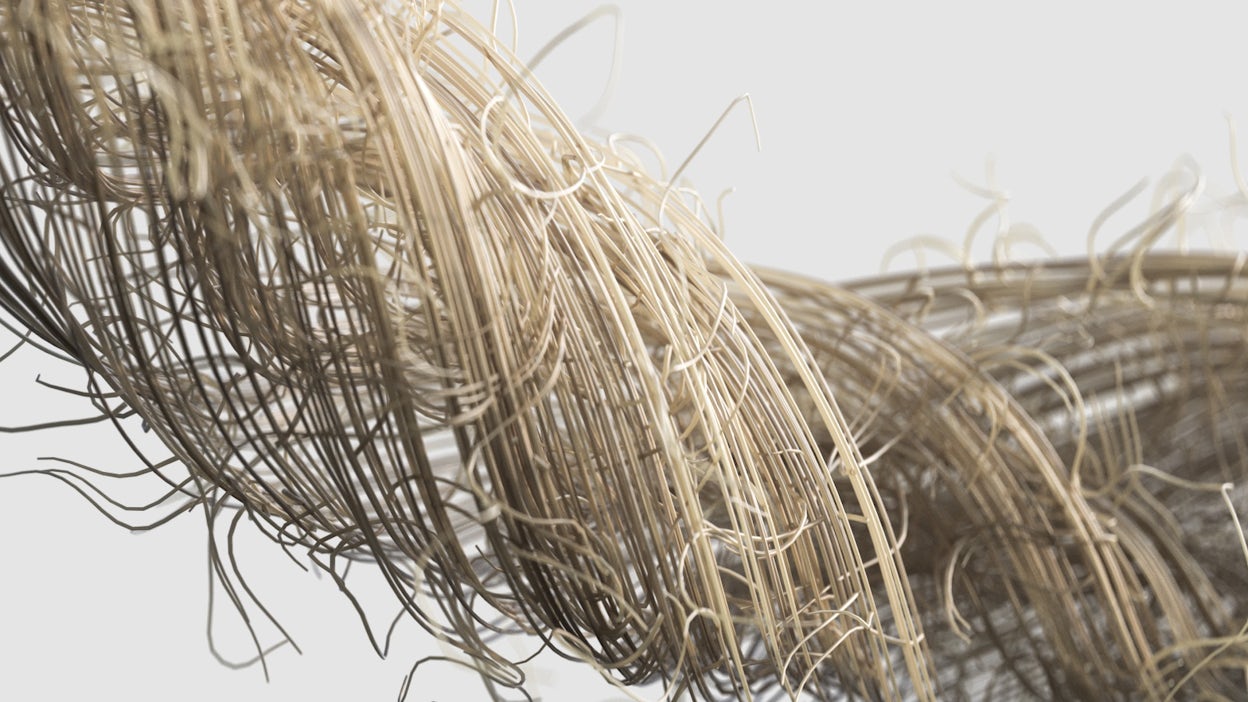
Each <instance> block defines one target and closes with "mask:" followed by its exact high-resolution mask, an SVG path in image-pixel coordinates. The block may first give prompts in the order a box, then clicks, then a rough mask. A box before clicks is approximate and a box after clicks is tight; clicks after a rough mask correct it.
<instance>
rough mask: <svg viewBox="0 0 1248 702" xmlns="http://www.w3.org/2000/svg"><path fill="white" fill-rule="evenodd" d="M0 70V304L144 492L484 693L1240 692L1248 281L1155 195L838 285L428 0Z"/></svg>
mask: <svg viewBox="0 0 1248 702" xmlns="http://www.w3.org/2000/svg"><path fill="white" fill-rule="evenodd" d="M0 80H2V81H3V99H4V103H3V105H4V113H3V122H4V127H5V132H6V135H7V144H8V145H9V147H10V150H11V152H12V153H11V158H10V159H9V160H10V163H9V164H8V165H6V166H5V172H4V173H3V177H2V182H3V185H4V189H3V196H2V197H0V244H2V249H0V250H2V253H0V304H2V305H3V306H4V307H5V308H6V309H7V310H8V311H9V312H10V313H11V314H12V315H13V316H14V317H16V318H17V319H18V320H19V321H20V322H21V323H22V324H24V325H25V326H26V327H27V328H29V329H30V330H31V331H33V333H34V334H35V335H36V336H37V337H38V338H39V339H41V340H42V343H43V344H45V345H47V346H48V347H50V348H51V349H52V350H54V351H55V352H56V353H59V354H64V355H68V356H69V357H71V358H72V359H74V360H75V361H76V362H78V363H81V364H82V365H83V366H84V367H86V368H87V369H88V371H89V372H90V373H91V374H92V377H93V378H94V379H95V380H96V381H98V382H99V383H101V384H103V385H106V386H107V387H108V390H107V393H115V396H116V397H118V398H120V399H121V400H122V401H124V403H125V406H126V407H128V408H130V409H132V410H133V411H134V412H136V413H137V414H138V415H140V416H141V417H142V418H143V421H144V422H145V424H146V425H147V426H150V428H151V430H152V431H154V432H155V433H156V434H157V435H158V436H159V437H160V438H161V440H162V441H163V443H164V444H165V445H166V446H168V448H169V449H170V451H171V452H172V453H173V455H174V457H176V459H177V463H176V464H174V465H167V464H156V465H152V466H151V467H150V470H148V471H143V473H144V474H146V473H158V474H159V475H161V476H163V477H164V478H165V479H166V480H168V481H169V482H170V483H171V485H172V486H173V487H174V488H175V489H174V492H173V493H171V496H170V498H169V500H168V501H167V502H166V503H164V506H165V507H168V508H169V509H170V511H171V512H172V513H177V512H179V511H181V510H183V509H185V508H186V507H187V505H188V504H189V505H197V506H202V507H203V508H204V509H205V511H207V512H208V513H209V515H210V516H214V517H215V516H216V515H219V514H224V515H231V516H233V513H232V512H230V511H229V510H231V509H232V508H233V507H235V506H241V507H242V508H243V510H244V511H245V512H244V513H245V514H248V515H250V516H251V517H253V518H254V519H255V520H256V521H257V522H258V523H260V524H261V525H262V527H263V528H265V529H266V530H267V531H268V532H269V533H270V534H271V535H272V536H273V537H274V539H276V540H278V541H279V542H281V543H282V544H284V545H285V546H286V547H288V548H294V547H297V548H301V549H304V550H307V551H311V552H312V553H313V554H316V555H317V556H318V557H319V558H320V559H321V560H323V561H324V563H325V564H326V568H327V569H328V570H329V571H330V572H331V573H334V574H335V577H340V576H339V573H340V572H341V567H340V566H339V561H340V559H341V560H347V561H351V560H355V561H359V560H364V561H371V562H375V564H376V567H378V568H379V569H380V570H381V571H382V572H383V573H384V574H385V576H386V578H387V580H388V582H389V583H390V584H391V586H392V587H393V589H394V592H395V593H396V595H397V596H398V597H399V598H400V600H401V601H402V603H403V604H404V606H405V608H406V611H407V613H408V614H410V616H411V617H413V618H414V619H415V620H416V621H417V622H419V623H420V624H421V625H422V626H424V627H426V628H427V629H429V630H430V631H431V632H433V633H436V634H437V635H439V636H441V637H444V638H445V639H447V640H448V641H450V642H452V643H454V644H455V645H456V646H458V647H459V648H460V649H461V650H462V651H463V652H464V654H465V655H466V656H468V657H469V658H470V659H471V660H472V662H473V665H475V666H477V667H478V669H480V670H481V671H482V673H483V674H484V675H486V676H487V677H489V678H490V679H492V680H493V681H494V682H497V683H502V684H510V685H517V684H519V682H520V680H521V678H520V677H519V671H518V668H517V667H516V664H515V663H513V662H512V661H509V660H507V659H506V657H505V656H503V655H502V654H500V653H499V652H497V651H495V650H494V648H493V647H492V646H491V641H492V638H493V635H494V632H495V631H496V630H498V629H499V628H503V629H506V630H516V629H518V630H522V631H525V632H528V633H529V634H531V635H533V636H536V637H542V638H545V639H547V640H548V641H549V642H550V643H551V644H552V645H553V646H554V647H555V648H556V649H558V650H560V651H562V652H565V653H567V654H570V655H573V656H575V657H579V658H583V659H585V660H586V661H588V662H590V663H592V664H593V665H595V666H597V667H598V668H599V669H601V670H602V671H604V673H606V674H608V675H610V676H612V677H614V678H616V679H618V680H619V681H621V682H623V683H625V684H633V683H639V682H642V681H647V680H653V679H655V678H661V679H663V680H665V681H666V682H667V684H668V687H669V689H670V690H671V691H672V692H682V691H688V692H691V693H693V695H694V696H695V697H698V698H707V699H718V698H723V697H734V696H735V697H739V698H749V697H752V696H754V695H757V694H759V693H761V692H763V691H764V690H773V691H776V692H778V693H780V694H781V695H787V696H790V697H794V698H796V697H797V696H799V694H800V693H801V692H802V691H807V692H810V693H812V694H815V695H816V696H819V697H821V698H835V697H838V696H842V695H848V696H855V697H862V698H869V699H898V698H915V699H923V700H926V699H934V698H936V697H938V696H939V697H941V698H957V697H975V698H979V697H986V698H1000V697H1003V696H1011V695H1013V696H1017V695H1022V694H1031V695H1037V696H1041V697H1049V698H1063V699H1068V698H1075V697H1078V698H1086V699H1105V698H1107V697H1117V698H1122V699H1141V698H1155V699H1162V698H1166V697H1167V696H1173V695H1178V696H1181V697H1192V698H1195V697H1206V698H1216V697H1222V698H1228V699H1229V698H1234V697H1236V696H1240V695H1242V694H1243V691H1244V688H1245V684H1248V683H1246V681H1245V675H1246V671H1248V636H1246V630H1245V628H1244V627H1246V626H1248V625H1246V624H1245V622H1246V621H1248V546H1245V545H1244V542H1243V531H1242V527H1241V526H1240V525H1239V523H1238V522H1237V521H1235V520H1236V516H1235V515H1236V512H1235V510H1236V509H1240V510H1242V509H1243V507H1244V506H1245V505H1244V502H1245V491H1244V488H1243V487H1242V486H1243V484H1244V483H1243V481H1244V478H1245V473H1248V449H1246V448H1245V444H1246V443H1248V416H1246V414H1245V413H1246V412H1248V354H1246V353H1245V351H1248V349H1245V345H1246V344H1248V274H1245V273H1243V271H1242V269H1243V265H1242V264H1243V260H1242V258H1241V257H1238V256H1233V255H1202V256H1196V255H1190V254H1169V253H1154V252H1150V251H1149V249H1148V246H1150V245H1151V242H1152V241H1155V239H1156V236H1155V234H1156V233H1157V232H1160V231H1162V230H1163V229H1164V227H1166V226H1168V225H1169V224H1171V223H1172V222H1173V221H1174V220H1175V219H1176V218H1177V217H1179V216H1181V214H1182V207H1183V206H1184V204H1185V203H1186V202H1187V200H1186V199H1184V198H1179V199H1178V200H1176V201H1175V202H1174V204H1173V205H1172V206H1170V207H1168V208H1166V209H1163V210H1162V211H1160V212H1159V214H1158V216H1157V217H1155V218H1154V220H1150V222H1148V223H1146V227H1145V229H1144V230H1142V231H1144V235H1143V236H1142V237H1141V240H1142V242H1143V243H1142V244H1141V245H1140V246H1139V247H1138V248H1137V249H1135V250H1134V251H1133V252H1132V253H1128V254H1116V253H1110V254H1108V255H1106V256H1105V257H1103V258H1092V259H1089V260H1086V261H1072V262H1063V263H1054V264H1046V265H1033V266H1022V265H1015V264H1007V263H997V264H993V265H990V266H985V267H983V268H982V269H958V270H952V271H943V272H936V273H930V274H915V275H910V276H892V277H888V278H881V279H874V280H869V281H863V282H860V283H858V284H856V285H850V286H844V287H834V286H830V285H827V284H823V283H819V282H816V281H811V280H807V279H802V278H797V277H793V276H787V275H784V274H780V273H770V272H766V273H762V274H761V275H760V274H756V273H755V272H753V271H751V270H750V269H748V268H747V267H745V266H743V265H742V264H741V263H739V262H738V261H737V260H736V259H735V258H734V257H733V256H732V255H731V254H730V253H729V252H728V251H727V250H726V249H725V248H724V247H723V245H722V243H721V242H720V241H719V239H718V238H717V237H716V236H715V235H714V233H713V232H712V231H711V230H710V228H709V227H707V226H706V225H705V224H704V223H703V222H702V221H701V220H700V219H699V217H698V213H697V211H696V209H695V208H693V207H692V206H690V205H689V204H688V203H689V202H690V200H689V198H688V196H687V194H684V193H677V192H674V191H673V189H672V188H671V187H670V186H669V185H668V184H666V183H664V182H660V181H657V180H656V179H655V178H654V177H653V176H651V175H649V174H647V173H645V172H644V170H643V169H642V168H641V167H640V166H639V165H638V162H637V161H636V160H635V159H633V158H632V157H630V155H629V153H628V152H627V151H626V150H625V149H624V147H623V146H622V145H620V144H613V143H608V144H597V143H593V142H592V141H590V140H588V139H586V138H585V137H584V136H582V135H580V134H578V133H577V131H576V130H575V129H573V128H572V127H571V125H570V122H569V120H568V119H567V118H566V117H565V116H564V115H563V114H562V113H561V112H560V111H559V109H558V108H557V106H555V105H554V104H553V103H552V102H551V100H550V98H549V97H548V96H547V95H546V94H545V93H544V92H543V91H542V90H541V88H540V86H539V85H538V84H537V83H536V81H535V80H533V79H532V77H531V76H530V75H529V73H528V71H527V70H526V69H525V68H524V67H523V66H522V65H521V64H520V63H519V62H518V61H516V60H515V59H514V58H513V57H512V56H511V55H510V54H509V53H508V51H507V50H506V49H505V48H504V47H503V46H502V45H501V44H500V42H498V41H497V40H496V39H495V38H494V37H493V36H492V35H491V34H490V32H489V31H487V30H486V29H485V28H483V27H482V26H480V25H478V24H477V23H476V22H475V21H474V20H473V19H471V18H470V17H467V16H465V15H464V14H463V13H462V12H460V11H459V10H458V9H457V8H456V7H455V6H454V4H453V3H449V2H448V3H429V4H425V3H418V2H380V1H379V0H363V1H355V2H338V1H334V0H307V1H305V2H297V1H291V2H277V1H274V0H268V1H261V0H219V1H217V2H190V1H189V0H186V1H176V0H175V1H172V2H170V1H165V0H130V1H122V0H97V1H95V2H68V1H65V2H53V1H44V2H24V1H23V2H19V1H17V0H6V1H5V2H2V3H0ZM15 164H16V165H15ZM107 393H106V392H105V391H100V395H101V397H102V396H104V395H105V394H107ZM109 396H110V397H111V396H112V395H109ZM181 466H184V467H185V469H186V470H187V471H189V473H188V475H189V477H187V478H185V479H184V478H180V477H178V476H177V470H179V469H180V468H179V467H181ZM1224 484H1234V485H1237V486H1239V487H1226V486H1225V485H1224ZM240 514H242V513H240ZM218 571H219V573H220V574H221V575H222V576H226V575H227V573H228V570H227V568H226V567H225V566H224V565H223V564H220V563H219V564H218ZM227 580H228V578H227ZM244 590H246V588H245V586H236V587H235V590H233V591H232V594H234V595H236V596H237V597H238V598H239V600H240V601H241V600H243V599H245V597H246V595H247V594H249V593H247V592H244ZM424 594H430V595H432V599H426V598H424V597H423V595H424ZM240 606H242V605H241V604H240Z"/></svg>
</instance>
